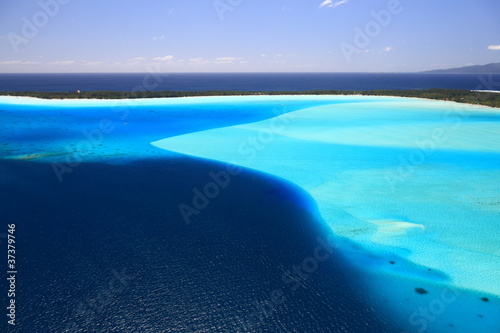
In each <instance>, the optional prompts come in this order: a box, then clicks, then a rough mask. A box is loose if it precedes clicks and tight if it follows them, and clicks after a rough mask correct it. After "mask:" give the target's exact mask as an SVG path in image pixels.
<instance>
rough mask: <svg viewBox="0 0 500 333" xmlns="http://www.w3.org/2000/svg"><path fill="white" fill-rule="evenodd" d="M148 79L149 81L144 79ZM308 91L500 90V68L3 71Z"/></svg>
mask: <svg viewBox="0 0 500 333" xmlns="http://www.w3.org/2000/svg"><path fill="white" fill-rule="evenodd" d="M145 79H146V81H145ZM145 82H146V86H147V89H148V90H154V91H163V90H170V91H203V90H238V91H304V90H373V89H402V90H407V89H430V88H447V89H470V90H473V89H480V90H500V74H494V75H488V74H415V73H406V74H405V73H397V74H394V73H250V74H249V73H225V74H221V73H219V74H209V73H205V74H186V73H183V74H179V73H174V74H156V73H155V74H149V73H145V74H141V73H134V74H0V91H75V90H81V91H94V90H115V91H132V90H134V89H135V88H137V87H143V86H144V85H145V84H144V83H145Z"/></svg>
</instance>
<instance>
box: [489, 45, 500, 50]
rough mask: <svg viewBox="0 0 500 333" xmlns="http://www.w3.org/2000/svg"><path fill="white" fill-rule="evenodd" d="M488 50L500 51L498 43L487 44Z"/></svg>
mask: <svg viewBox="0 0 500 333" xmlns="http://www.w3.org/2000/svg"><path fill="white" fill-rule="evenodd" d="M488 50H493V51H500V45H490V46H488Z"/></svg>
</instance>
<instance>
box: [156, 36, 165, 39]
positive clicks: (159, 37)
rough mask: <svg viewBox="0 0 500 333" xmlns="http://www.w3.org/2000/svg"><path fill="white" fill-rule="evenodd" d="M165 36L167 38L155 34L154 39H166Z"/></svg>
mask: <svg viewBox="0 0 500 333" xmlns="http://www.w3.org/2000/svg"><path fill="white" fill-rule="evenodd" d="M164 38H165V36H154V37H153V40H158V39H159V40H162V39H164Z"/></svg>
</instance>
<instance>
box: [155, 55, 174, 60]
mask: <svg viewBox="0 0 500 333" xmlns="http://www.w3.org/2000/svg"><path fill="white" fill-rule="evenodd" d="M172 59H174V56H172V55H167V56H164V57H156V58H153V60H156V61H171V60H172Z"/></svg>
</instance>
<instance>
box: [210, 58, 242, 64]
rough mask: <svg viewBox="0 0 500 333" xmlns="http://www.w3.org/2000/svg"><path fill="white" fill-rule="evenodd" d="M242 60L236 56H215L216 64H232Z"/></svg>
mask: <svg viewBox="0 0 500 333" xmlns="http://www.w3.org/2000/svg"><path fill="white" fill-rule="evenodd" d="M238 60H241V58H235V57H220V58H215V60H214V64H230V63H233V62H235V61H238Z"/></svg>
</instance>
